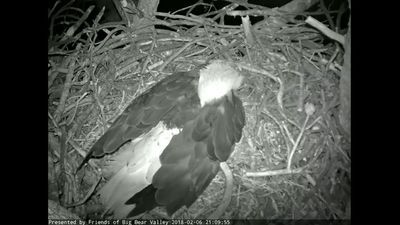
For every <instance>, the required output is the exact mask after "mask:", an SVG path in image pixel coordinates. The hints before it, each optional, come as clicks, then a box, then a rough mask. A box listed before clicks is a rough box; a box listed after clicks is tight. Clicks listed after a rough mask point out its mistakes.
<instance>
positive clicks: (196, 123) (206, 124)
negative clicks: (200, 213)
mask: <svg viewBox="0 0 400 225" xmlns="http://www.w3.org/2000/svg"><path fill="white" fill-rule="evenodd" d="M200 71H201V69H200V70H199V69H197V70H193V71H190V72H179V73H174V74H173V75H170V76H168V77H167V78H165V79H163V80H162V81H160V82H159V83H157V84H156V85H155V86H153V87H152V88H151V89H149V90H148V91H147V92H145V93H144V94H142V95H141V96H139V97H138V98H136V99H135V100H134V101H133V102H132V103H131V104H130V105H129V106H128V107H127V108H126V109H125V111H124V112H123V113H122V115H120V116H119V117H118V118H117V119H116V120H115V122H114V123H113V124H112V125H111V127H110V128H109V129H108V130H107V132H106V133H105V134H104V135H103V136H102V137H101V138H100V139H99V140H98V141H97V142H96V143H95V144H94V146H93V147H92V149H91V150H90V151H89V153H88V155H87V157H86V158H85V159H84V161H83V163H82V164H84V163H85V162H87V161H88V160H89V159H90V158H91V157H101V156H103V155H105V154H111V153H113V155H112V157H111V161H110V162H109V163H108V164H107V165H106V166H105V167H104V172H105V173H106V174H109V175H110V177H111V179H110V180H109V181H108V183H107V184H106V185H105V186H104V187H103V188H102V189H101V190H100V191H99V194H100V199H101V200H102V202H103V203H104V204H105V205H106V207H107V210H109V211H111V212H113V214H114V216H115V217H116V218H117V217H118V218H123V217H130V216H134V215H137V214H139V213H142V212H145V211H147V210H151V209H153V208H154V207H156V206H165V207H166V209H167V212H168V214H170V215H171V214H172V213H174V212H175V211H176V210H178V209H179V208H181V207H182V206H183V205H186V206H187V207H189V206H190V205H191V204H192V203H193V202H194V201H195V200H196V199H197V197H198V196H199V195H200V194H201V193H202V192H203V191H204V190H205V188H206V187H207V186H208V185H209V184H210V182H211V180H212V179H213V178H214V177H215V175H216V174H217V172H218V171H219V163H220V162H223V161H226V160H227V159H228V157H229V156H230V154H231V153H232V151H233V147H234V144H235V143H237V142H238V141H239V140H240V138H241V135H242V128H243V126H244V122H245V121H244V118H245V116H244V110H243V106H242V102H241V101H240V99H239V98H238V97H236V96H235V94H234V93H233V90H230V89H229V90H228V89H227V90H228V91H226V93H225V92H222V93H223V95H221V94H217V95H218V97H217V98H215V99H211V100H210V99H208V96H206V97H203V99H202V100H201V99H199V95H200V91H198V89H199V86H198V85H199V73H200ZM204 71H206V70H204ZM207 71H211V72H213V70H207ZM204 73H205V72H204ZM209 75H210V74H207V76H209ZM225 75H227V76H228V77H231V75H230V74H228V73H227V74H225ZM213 76H218V74H213ZM205 77H206V76H205V75H204V76H203V80H204V79H205ZM211 77H212V76H211ZM233 78H234V79H236V78H237V77H235V76H233ZM207 79H208V78H207ZM202 82H203V81H202ZM240 82H241V81H240ZM203 83H207V82H203ZM202 93H203V95H202V96H205V94H206V95H207V93H206V92H204V91H203V92H202ZM204 93H205V94H204ZM206 98H207V99H206ZM204 99H206V100H204ZM203 102H204V103H203ZM128 141H132V142H130V143H129V144H127V145H124V147H122V148H121V146H122V145H123V144H124V143H127V142H128ZM125 146H128V147H125ZM116 150H118V151H116ZM114 152H115V153H114Z"/></svg>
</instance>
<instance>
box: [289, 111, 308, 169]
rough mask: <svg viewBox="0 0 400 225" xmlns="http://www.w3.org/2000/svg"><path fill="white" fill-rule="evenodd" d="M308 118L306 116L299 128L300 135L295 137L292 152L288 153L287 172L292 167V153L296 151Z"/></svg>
mask: <svg viewBox="0 0 400 225" xmlns="http://www.w3.org/2000/svg"><path fill="white" fill-rule="evenodd" d="M309 118H310V115H308V114H307V116H306V120H305V121H304V123H303V126H302V127H301V130H300V134H299V135H298V136H297V139H296V142H295V144H294V145H293V147H292V150H291V151H290V154H289V157H288V164H287V169H288V170H290V168H291V166H292V159H293V155H294V152H295V151H296V149H297V146H298V145H299V143H300V140H301V138H302V137H303V133H304V130H305V128H306V125H307V122H308V120H309Z"/></svg>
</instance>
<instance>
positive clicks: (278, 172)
mask: <svg viewBox="0 0 400 225" xmlns="http://www.w3.org/2000/svg"><path fill="white" fill-rule="evenodd" d="M305 168H306V166H304V167H300V168H295V169H288V168H286V169H281V170H271V171H264V172H247V173H246V174H245V176H248V177H268V176H277V175H287V174H296V173H301V172H303V171H304V169H305Z"/></svg>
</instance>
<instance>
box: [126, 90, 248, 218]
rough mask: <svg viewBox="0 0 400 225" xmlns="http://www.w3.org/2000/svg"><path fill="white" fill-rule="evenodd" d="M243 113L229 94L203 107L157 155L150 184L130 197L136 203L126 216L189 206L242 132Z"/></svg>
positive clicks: (237, 100)
mask: <svg viewBox="0 0 400 225" xmlns="http://www.w3.org/2000/svg"><path fill="white" fill-rule="evenodd" d="M244 123H245V115H244V109H243V105H242V102H241V101H240V99H239V98H238V97H236V96H235V95H234V94H233V93H230V94H229V95H228V96H225V97H224V98H222V99H221V100H219V101H217V102H215V103H214V104H212V105H206V106H205V107H203V108H202V109H201V110H200V112H199V114H198V116H197V117H196V118H195V119H193V120H191V121H188V122H187V123H186V124H185V126H184V128H183V129H182V131H181V132H180V133H179V134H178V135H176V136H174V137H173V138H172V140H171V141H170V143H169V144H168V146H167V147H166V148H165V150H164V151H163V153H162V154H161V156H160V161H161V168H160V169H159V170H158V171H157V172H156V173H155V175H154V176H153V181H152V185H149V186H148V187H147V188H145V189H143V190H142V191H141V192H139V193H138V194H136V195H135V196H133V197H132V198H130V199H129V200H128V201H127V202H126V204H136V207H135V209H134V210H133V211H131V213H130V214H129V216H134V215H137V214H139V213H142V212H144V211H147V210H150V209H152V208H154V207H155V206H157V205H163V206H166V208H167V212H168V214H170V215H171V214H173V213H174V212H175V211H176V210H177V209H179V208H180V207H182V206H183V205H186V206H187V207H189V206H190V205H191V204H192V203H193V202H194V201H195V200H196V199H197V197H198V196H199V195H200V194H201V193H202V192H203V191H204V190H205V188H206V187H207V186H208V185H209V184H210V182H211V180H212V179H213V178H214V177H215V176H216V174H217V172H218V170H219V163H220V162H222V161H226V160H227V159H228V157H229V156H230V154H231V153H232V151H233V147H234V144H235V143H237V142H238V141H239V140H240V138H241V135H242V129H243V126H244Z"/></svg>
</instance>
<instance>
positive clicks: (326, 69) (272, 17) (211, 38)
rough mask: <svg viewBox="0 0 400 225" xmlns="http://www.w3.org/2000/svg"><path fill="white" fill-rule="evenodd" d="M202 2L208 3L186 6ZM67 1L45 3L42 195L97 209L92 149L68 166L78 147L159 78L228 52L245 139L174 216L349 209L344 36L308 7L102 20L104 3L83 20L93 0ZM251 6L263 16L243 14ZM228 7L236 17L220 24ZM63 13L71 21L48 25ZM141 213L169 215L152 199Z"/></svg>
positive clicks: (316, 214)
mask: <svg viewBox="0 0 400 225" xmlns="http://www.w3.org/2000/svg"><path fill="white" fill-rule="evenodd" d="M204 5H206V6H207V7H209V11H208V12H207V13H204V14H200V15H193V14H190V12H191V11H192V10H193V9H195V8H196V7H200V6H201V7H204ZM238 7H246V8H247V10H242V11H236V10H235V9H237V8H238ZM71 9H73V7H72V6H71V5H68V4H67V5H63V6H61V7H60V6H59V5H55V6H52V8H51V10H50V11H49V18H50V23H49V24H50V28H49V29H50V34H49V52H48V59H49V70H48V127H49V131H48V139H49V151H48V166H49V174H48V186H49V193H48V198H49V199H51V200H54V201H56V202H58V203H59V204H61V205H62V206H64V207H66V208H68V209H69V210H70V211H71V212H73V213H75V214H77V215H79V216H80V217H81V218H100V217H101V213H102V206H101V204H100V203H99V201H98V199H97V198H96V197H95V195H94V193H95V192H96V188H98V186H100V185H103V181H102V179H101V176H100V173H99V166H98V165H97V160H96V159H95V160H91V161H90V163H89V166H86V167H85V168H84V169H83V171H81V172H79V173H78V174H75V170H76V168H77V166H78V165H79V163H80V162H81V161H82V159H83V157H84V156H85V155H86V152H87V151H88V150H89V149H90V147H91V146H92V145H93V144H94V142H95V141H96V140H97V139H98V138H99V137H100V136H101V135H102V134H103V133H104V132H105V130H106V129H107V127H108V125H109V124H110V123H111V122H112V121H114V119H115V118H116V117H117V116H118V115H119V114H120V113H121V112H122V111H123V110H124V109H125V107H126V106H127V105H128V104H129V103H130V102H131V101H132V100H133V99H134V98H136V97H137V96H139V95H140V94H141V93H143V92H144V91H146V90H148V89H149V88H150V87H151V86H153V85H154V84H155V83H157V82H158V81H159V80H161V79H162V78H164V77H165V76H168V74H171V73H173V72H175V71H187V70H190V69H192V68H193V67H194V66H196V65H200V64H202V63H204V62H206V61H208V60H210V59H213V58H225V59H229V60H232V61H234V62H236V65H237V66H238V68H239V69H240V70H241V73H242V74H243V75H244V76H245V77H246V78H245V81H244V84H243V85H242V87H241V88H240V89H239V91H238V93H237V94H238V96H239V97H240V98H241V100H242V101H243V103H244V108H245V113H246V126H245V128H244V130H243V135H242V139H241V141H240V142H239V143H238V144H237V145H236V147H235V151H234V152H233V154H232V155H231V157H230V158H229V160H228V161H227V165H228V168H230V170H229V169H228V172H226V170H224V171H225V174H224V173H222V172H220V173H219V174H218V175H217V177H216V178H215V179H214V180H213V181H212V183H211V184H210V186H209V187H208V188H207V189H206V191H205V192H204V193H203V194H202V195H201V196H200V197H199V198H198V200H197V201H196V202H195V203H194V204H193V205H192V206H191V207H189V208H188V209H181V210H179V211H178V212H177V213H175V214H174V216H173V217H174V218H210V217H211V218H212V217H214V218H215V217H217V218H230V219H349V218H350V214H349V210H350V180H351V176H350V162H351V154H350V136H349V134H348V133H347V132H346V131H344V130H343V128H342V126H341V125H340V123H339V119H338V113H339V106H340V91H341V90H340V87H339V84H340V77H341V70H342V66H341V65H343V61H344V60H343V55H344V49H343V48H342V46H341V45H340V44H338V42H339V43H340V42H341V41H343V40H342V39H341V38H342V37H341V35H339V34H337V33H335V32H331V33H329V31H330V30H329V29H326V26H325V25H323V24H318V23H313V21H314V20H312V18H309V19H308V22H307V23H306V22H305V18H306V15H308V14H296V15H293V13H283V12H282V11H279V9H269V8H266V7H262V6H257V5H251V4H247V3H239V2H236V1H231V2H228V3H227V5H226V6H224V7H223V8H220V9H217V8H215V7H211V6H210V5H208V4H205V3H197V4H195V5H192V6H190V7H187V8H185V9H182V10H179V11H178V12H175V13H161V12H157V13H156V14H155V16H156V17H154V18H153V19H152V20H151V21H147V23H146V24H145V25H143V23H142V24H141V23H137V25H132V24H129V25H127V24H123V23H107V24H101V23H99V21H100V19H101V17H102V12H100V13H99V14H98V15H97V16H96V18H95V19H94V22H93V23H92V24H90V23H89V22H86V21H85V20H86V19H87V18H88V15H89V14H90V13H91V10H92V9H93V8H88V10H87V11H86V12H85V11H82V10H81V11H79V10H75V11H77V12H79V13H81V14H79V15H80V16H79V17H77V18H76V16H75V17H74V16H70V17H68V16H66V15H70V14H68V13H67V11H68V10H71ZM322 9H324V8H323V7H322ZM322 11H323V12H322V14H324V13H327V15H328V16H329V15H330V14H329V13H328V12H327V11H326V8H325V11H324V10H322ZM103 12H104V11H103ZM344 12H345V10H343V9H342V11H339V14H340V15H341V14H343V13H344ZM63 13H64V14H63ZM314 13H315V12H314ZM315 14H318V12H317V13H315ZM71 15H72V14H71ZM248 15H250V16H252V15H257V16H259V17H257V18H263V19H260V20H259V21H258V22H251V21H250V20H249V17H248ZM227 16H237V17H236V18H241V24H239V25H226V24H225V23H224V18H225V17H227ZM239 16H241V17H239ZM60 18H63V19H60ZM66 18H67V19H66ZM82 18H83V19H82ZM128 19H129V18H128ZM63 21H64V23H65V21H67V22H69V24H70V25H69V26H67V28H68V29H65V30H61V31H60V30H59V29H58V28H57V29H58V30H57V29H56V27H57V25H59V24H61V22H63ZM314 22H315V21H314ZM328 22H329V23H330V22H332V19H329V20H328ZM309 24H311V26H310V25H309ZM149 25H151V26H149ZM314 25H315V26H314ZM331 25H332V24H331ZM333 25H334V24H333ZM321 26H322V28H321ZM324 29H325V30H324ZM57 32H58V33H57ZM332 40H335V41H332ZM229 172H231V176H232V177H231V179H232V180H231V182H226V181H227V177H229V176H230V175H229ZM226 184H227V185H228V186H227V185H226ZM221 202H222V203H221ZM221 204H225V206H224V207H223V209H221V207H220V205H221ZM213 213H214V214H213ZM216 213H217V214H216ZM142 218H167V217H166V213H165V211H164V210H163V209H155V210H153V211H151V212H149V213H147V214H145V215H143V217H142Z"/></svg>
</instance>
